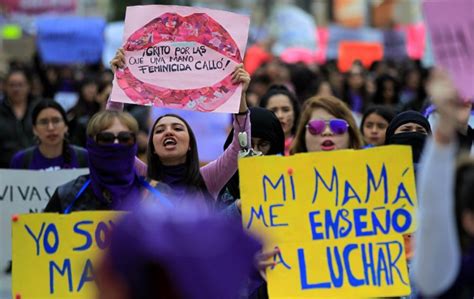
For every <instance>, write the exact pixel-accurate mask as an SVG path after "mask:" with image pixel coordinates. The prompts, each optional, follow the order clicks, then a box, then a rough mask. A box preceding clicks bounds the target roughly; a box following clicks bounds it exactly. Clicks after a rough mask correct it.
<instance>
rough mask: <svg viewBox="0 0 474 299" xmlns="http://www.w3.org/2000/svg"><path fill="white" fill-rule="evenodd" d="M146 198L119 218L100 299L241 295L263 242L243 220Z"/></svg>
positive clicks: (101, 269) (230, 298) (100, 272)
mask: <svg viewBox="0 0 474 299" xmlns="http://www.w3.org/2000/svg"><path fill="white" fill-rule="evenodd" d="M154 203H155V202H153V201H147V202H146V203H144V204H143V205H142V206H141V207H140V208H139V209H138V210H137V211H134V212H132V213H129V214H127V215H125V216H124V217H123V218H122V219H120V220H119V222H118V223H117V225H116V227H115V229H114V230H113V232H112V235H111V242H110V247H109V249H108V250H107V251H106V253H105V255H104V256H103V258H102V260H101V261H100V262H99V264H98V267H97V271H96V275H95V276H94V277H95V281H96V284H97V288H98V298H99V299H238V298H239V290H240V288H241V287H242V285H243V284H244V282H245V279H246V278H247V276H248V274H249V272H250V270H251V269H252V268H253V257H254V255H255V254H256V253H257V251H258V250H260V249H261V244H260V242H258V241H257V240H256V239H255V238H253V237H250V236H249V235H247V234H246V233H245V232H244V231H243V229H242V225H241V223H239V222H238V221H233V220H231V219H229V218H227V217H223V216H216V215H204V214H203V213H202V212H201V211H200V210H195V209H185V208H180V209H163V208H162V207H161V206H159V205H156V204H154Z"/></svg>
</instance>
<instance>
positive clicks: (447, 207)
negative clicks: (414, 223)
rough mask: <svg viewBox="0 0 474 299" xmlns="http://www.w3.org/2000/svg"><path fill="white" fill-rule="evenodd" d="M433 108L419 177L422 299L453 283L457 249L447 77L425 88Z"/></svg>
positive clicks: (453, 106)
mask: <svg viewBox="0 0 474 299" xmlns="http://www.w3.org/2000/svg"><path fill="white" fill-rule="evenodd" d="M428 91H429V93H430V94H431V96H432V98H433V102H434V103H435V105H436V106H437V111H438V114H439V122H438V126H437V127H436V128H435V132H434V136H433V138H431V139H429V140H428V142H427V144H426V147H425V150H424V153H423V157H422V162H421V165H420V169H419V173H418V175H419V177H418V193H419V210H418V230H417V231H416V233H415V253H416V254H415V257H414V269H413V270H414V278H415V282H416V284H417V286H418V288H419V290H420V292H421V294H423V295H424V296H428V297H431V296H436V295H439V294H441V293H442V292H443V291H445V290H447V289H448V288H449V287H450V286H451V285H452V283H453V282H454V280H455V279H456V277H457V275H458V273H459V269H460V263H461V249H460V243H459V239H458V231H457V227H456V216H455V199H454V187H455V186H454V180H455V158H456V121H455V119H456V118H455V114H456V112H457V107H458V105H459V102H458V100H457V95H456V92H455V90H454V88H453V87H452V85H451V84H450V81H449V80H448V79H447V77H446V75H444V74H442V73H437V74H435V76H434V79H433V80H432V82H431V84H430V85H429V88H428Z"/></svg>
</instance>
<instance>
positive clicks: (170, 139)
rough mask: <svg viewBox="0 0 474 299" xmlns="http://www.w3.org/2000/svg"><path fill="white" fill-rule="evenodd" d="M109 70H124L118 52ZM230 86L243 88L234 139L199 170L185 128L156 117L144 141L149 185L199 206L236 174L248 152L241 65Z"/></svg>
mask: <svg viewBox="0 0 474 299" xmlns="http://www.w3.org/2000/svg"><path fill="white" fill-rule="evenodd" d="M111 66H112V69H113V70H114V71H115V70H117V69H118V68H122V67H123V66H125V55H124V52H123V50H122V49H120V50H119V51H118V52H117V55H116V56H115V58H114V59H113V60H112V61H111ZM232 82H233V84H240V83H241V84H243V88H242V95H241V100H240V107H239V113H238V114H235V115H234V121H233V129H234V138H233V140H232V143H231V144H230V146H229V147H228V148H227V150H226V151H224V153H223V154H222V155H221V156H220V157H219V158H217V159H216V160H215V161H212V162H210V163H209V164H207V165H205V166H203V167H200V165H199V157H198V152H197V142H196V138H195V136H194V133H193V131H192V128H191V127H190V126H189V124H188V123H187V122H186V121H185V120H184V119H183V118H181V117H179V116H177V115H174V114H165V115H163V116H161V117H159V118H158V119H157V120H156V121H155V123H154V124H153V126H152V130H151V133H150V136H149V140H148V153H147V162H148V171H147V177H148V179H149V180H150V184H151V185H152V186H153V185H157V184H158V182H160V183H165V184H167V185H169V186H170V187H171V188H172V189H173V193H174V195H176V197H178V198H181V199H185V198H190V199H192V200H196V201H197V202H201V203H209V202H214V200H215V199H216V198H217V196H218V194H219V192H220V190H221V189H222V188H223V187H224V185H225V184H226V183H227V182H228V181H229V179H230V178H231V177H232V175H233V174H234V173H235V172H236V171H237V159H238V156H239V151H240V150H241V149H249V148H250V142H249V140H250V117H249V110H248V108H247V103H246V98H245V93H246V90H247V88H248V85H249V83H250V75H249V74H248V73H247V72H246V71H245V70H244V68H243V65H238V66H237V67H236V68H235V70H234V72H233V73H232ZM108 107H109V108H115V109H122V108H123V104H121V103H113V102H110V103H109V105H108Z"/></svg>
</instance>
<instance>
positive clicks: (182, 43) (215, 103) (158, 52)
mask: <svg viewBox="0 0 474 299" xmlns="http://www.w3.org/2000/svg"><path fill="white" fill-rule="evenodd" d="M249 23H250V21H249V18H248V17H246V16H241V15H237V14H234V13H230V12H224V11H217V10H210V9H205V8H192V7H181V6H164V5H149V6H133V7H128V8H127V13H126V17H125V29H124V45H123V49H124V50H125V58H126V66H125V68H124V69H122V70H117V72H116V73H115V80H114V87H113V89H112V99H113V100H114V101H117V102H123V103H134V104H140V105H154V106H158V107H168V108H175V109H187V110H195V111H206V112H209V111H214V112H232V113H234V112H237V111H238V110H239V105H240V98H241V91H242V88H241V86H240V85H239V84H234V83H233V82H232V79H231V78H232V72H233V71H234V69H235V66H236V65H238V64H240V63H241V62H242V61H243V55H244V52H245V46H246V42H247V36H248V30H249Z"/></svg>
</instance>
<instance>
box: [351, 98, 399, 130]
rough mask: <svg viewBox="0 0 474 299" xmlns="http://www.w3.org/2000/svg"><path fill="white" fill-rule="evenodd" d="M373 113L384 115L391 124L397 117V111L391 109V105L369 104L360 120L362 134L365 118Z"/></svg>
mask: <svg viewBox="0 0 474 299" xmlns="http://www.w3.org/2000/svg"><path fill="white" fill-rule="evenodd" d="M371 114H377V115H379V116H380V117H382V118H383V119H385V120H386V121H387V123H388V124H390V123H391V122H392V120H393V119H394V118H395V116H396V114H395V111H393V109H391V108H390V107H388V106H384V105H372V106H369V107H368V108H367V110H365V112H364V115H363V116H362V120H361V122H360V132H361V133H362V135H364V123H365V120H366V119H367V117H369V115H371Z"/></svg>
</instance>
